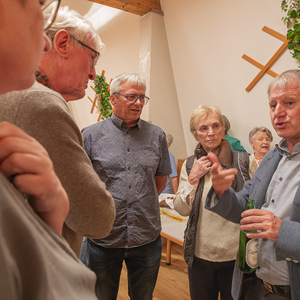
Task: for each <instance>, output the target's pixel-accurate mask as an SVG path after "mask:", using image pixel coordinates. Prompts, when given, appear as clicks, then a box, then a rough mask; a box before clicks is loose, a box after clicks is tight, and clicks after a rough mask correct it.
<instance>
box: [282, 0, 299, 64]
mask: <svg viewBox="0 0 300 300" xmlns="http://www.w3.org/2000/svg"><path fill="white" fill-rule="evenodd" d="M281 9H282V10H283V11H284V12H286V17H282V18H281V20H282V21H283V22H284V23H286V25H287V27H289V26H290V25H291V24H293V28H292V29H289V30H288V31H287V33H286V37H287V39H288V40H291V41H290V42H289V43H288V45H287V47H288V49H289V50H291V54H292V57H293V58H295V59H296V60H298V61H299V62H300V50H299V48H300V24H299V19H300V0H283V1H282V2H281ZM299 67H300V66H299Z"/></svg>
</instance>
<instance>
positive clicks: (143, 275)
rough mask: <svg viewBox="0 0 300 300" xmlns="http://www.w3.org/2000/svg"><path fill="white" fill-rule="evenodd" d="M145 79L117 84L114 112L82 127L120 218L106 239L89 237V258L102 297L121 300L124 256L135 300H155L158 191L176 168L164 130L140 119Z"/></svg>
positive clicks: (122, 78) (120, 79) (124, 77)
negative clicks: (118, 295)
mask: <svg viewBox="0 0 300 300" xmlns="http://www.w3.org/2000/svg"><path fill="white" fill-rule="evenodd" d="M145 90H146V84H145V80H144V79H143V78H142V77H141V76H140V75H138V74H130V73H125V74H121V75H119V76H117V77H116V78H115V79H114V80H113V81H112V83H111V88H110V91H111V96H110V100H111V103H112V105H113V106H114V107H115V111H114V114H113V115H112V117H111V118H108V119H106V120H105V121H102V122H99V123H97V124H93V125H91V126H89V127H86V128H84V129H83V130H82V134H83V138H84V147H85V150H86V152H87V154H88V156H89V157H90V159H91V161H92V164H93V167H94V169H95V171H96V172H97V173H98V175H99V177H100V179H101V180H102V181H103V182H104V183H105V184H106V188H107V190H108V191H109V192H110V193H111V194H112V196H113V198H114V200H115V206H116V220H115V223H114V225H113V229H112V230H111V232H110V234H109V235H108V236H107V237H106V238H104V239H88V241H87V245H86V252H85V253H84V254H85V255H83V256H82V257H85V259H83V260H84V263H85V264H86V265H87V266H88V267H89V268H91V270H93V271H94V272H95V273H96V275H97V284H96V294H97V296H98V297H99V299H116V298H117V294H118V287H119V280H120V274H121V269H122V264H123V260H125V263H126V266H127V270H128V289H129V291H128V293H129V296H130V297H131V299H143V300H147V299H152V294H153V290H154V287H155V283H156V279H157V275H158V270H159V265H160V257H161V240H160V231H161V223H160V211H159V202H158V195H159V194H160V193H161V192H162V191H163V190H164V188H165V186H166V182H167V176H168V175H169V174H170V173H171V172H172V170H171V165H170V160H169V154H168V147H167V142H166V137H165V134H164V132H163V130H162V129H160V128H159V127H158V126H156V125H152V124H150V123H148V122H146V121H144V120H141V119H140V115H141V113H142V109H143V107H144V105H146V104H147V103H148V101H149V98H148V97H146V96H145Z"/></svg>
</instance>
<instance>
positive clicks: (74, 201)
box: [0, 82, 115, 256]
mask: <svg viewBox="0 0 300 300" xmlns="http://www.w3.org/2000/svg"><path fill="white" fill-rule="evenodd" d="M3 121H8V122H11V123H13V124H15V125H17V126H18V127H20V128H21V129H23V130H24V131H25V132H26V133H28V134H29V135H31V136H32V137H34V138H35V139H36V140H37V141H38V142H40V143H41V144H42V145H43V146H44V148H45V149H46V150H47V152H48V153H49V156H50V158H51V160H52V162H53V166H54V169H55V173H56V174H57V176H58V178H59V180H60V181H61V183H62V185H63V187H64V189H65V190H66V192H67V194H68V197H69V200H70V210H69V213H68V216H67V218H66V220H65V223H64V227H63V237H64V238H65V239H66V240H67V242H68V243H69V244H70V246H71V248H72V249H73V250H74V252H75V253H76V254H77V255H78V256H79V254H80V249H81V243H82V239H83V236H86V237H90V238H103V237H104V236H106V235H107V234H108V233H109V232H110V230H111V228H112V225H113V222H114V220H115V203H114V200H113V198H112V196H111V194H110V193H109V192H108V191H107V190H106V188H105V185H104V183H103V182H102V181H101V180H100V179H99V177H98V175H97V174H96V172H95V171H94V169H93V166H92V164H91V162H90V159H89V158H88V156H87V155H86V153H85V151H84V149H83V147H82V146H83V141H82V136H81V133H80V131H79V128H78V127H77V125H76V123H75V121H74V119H73V118H72V116H71V114H70V111H69V108H68V106H67V103H66V101H65V100H64V99H63V98H62V96H61V95H60V94H58V93H56V92H55V91H53V90H51V89H50V88H47V87H45V86H43V85H42V84H39V83H37V82H35V84H34V85H33V86H32V87H31V88H30V89H27V90H23V91H13V92H10V93H6V94H3V95H0V122H3Z"/></svg>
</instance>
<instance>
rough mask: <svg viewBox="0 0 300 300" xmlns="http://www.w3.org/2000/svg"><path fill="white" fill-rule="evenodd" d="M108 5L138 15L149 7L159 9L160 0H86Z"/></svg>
mask: <svg viewBox="0 0 300 300" xmlns="http://www.w3.org/2000/svg"><path fill="white" fill-rule="evenodd" d="M88 1H91V2H95V3H99V4H102V5H106V6H109V7H113V8H117V9H120V10H123V11H126V12H130V13H133V14H136V15H139V16H143V15H145V14H146V13H148V12H149V11H151V9H152V8H153V9H156V10H161V6H160V0H127V1H125V0H88Z"/></svg>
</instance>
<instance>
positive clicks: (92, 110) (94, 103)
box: [88, 70, 115, 122]
mask: <svg viewBox="0 0 300 300" xmlns="http://www.w3.org/2000/svg"><path fill="white" fill-rule="evenodd" d="M104 73H105V71H104V70H102V73H101V76H102V77H103V76H104ZM111 82H112V79H111V80H110V82H109V85H108V88H107V91H108V92H109V89H110V84H111ZM90 87H91V88H92V89H93V91H94V92H96V91H95V89H94V88H93V87H92V86H90ZM96 96H97V94H96V95H95V98H94V101H93V100H92V99H91V98H90V97H89V96H88V99H89V100H90V101H91V102H92V108H91V114H92V113H93V112H94V108H95V107H96V108H98V106H97V105H96V101H97V97H96ZM114 110H115V108H114V107H113V108H112V110H111V113H113V112H114ZM101 114H102V113H101V111H100V109H99V116H98V119H97V122H99V121H100V118H101Z"/></svg>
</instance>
